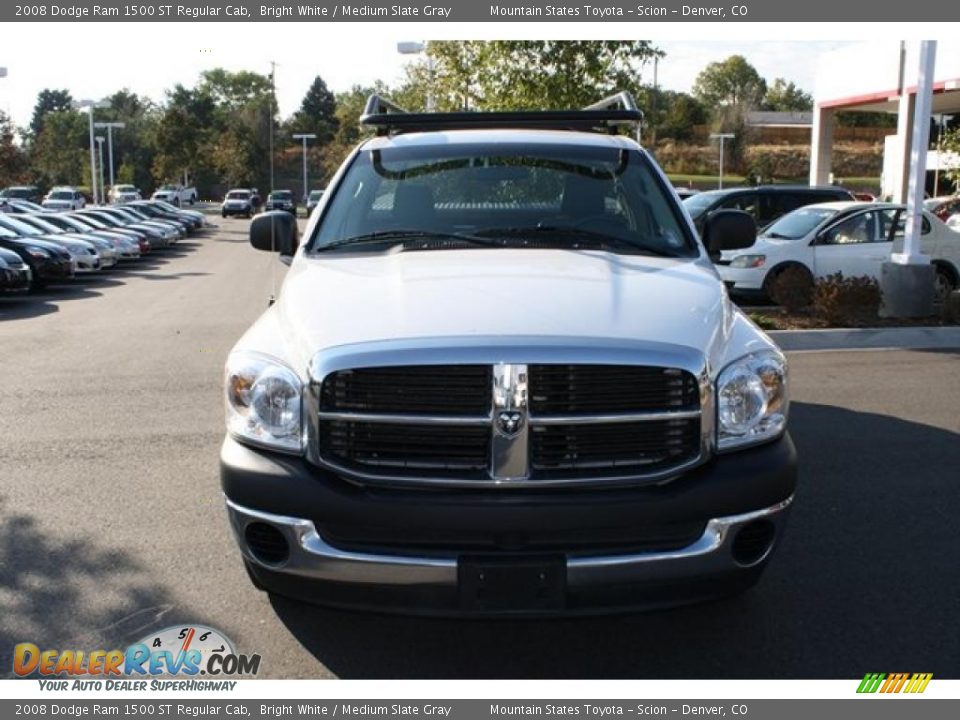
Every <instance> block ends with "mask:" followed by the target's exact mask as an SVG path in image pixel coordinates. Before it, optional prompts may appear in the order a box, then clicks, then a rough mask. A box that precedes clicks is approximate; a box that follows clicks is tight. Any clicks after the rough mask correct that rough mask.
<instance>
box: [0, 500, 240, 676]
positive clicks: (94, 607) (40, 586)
mask: <svg viewBox="0 0 960 720" xmlns="http://www.w3.org/2000/svg"><path fill="white" fill-rule="evenodd" d="M73 529H74V528H65V529H64V530H65V532H57V533H56V534H52V533H47V532H44V531H43V530H42V529H41V527H40V524H39V523H38V522H37V521H36V520H35V519H34V518H32V517H30V516H28V515H23V514H18V513H16V512H11V510H10V508H9V507H7V506H6V504H5V503H4V501H3V500H2V499H0V678H4V677H8V678H9V677H15V675H14V673H13V650H14V646H15V645H16V644H18V643H21V642H31V643H34V644H36V645H37V646H39V647H40V648H41V649H44V648H59V649H66V648H69V649H80V650H84V651H89V650H96V649H107V650H108V649H113V648H124V647H126V646H127V645H128V644H130V643H133V642H135V641H137V640H139V639H141V638H143V637H144V636H145V635H146V634H147V633H149V632H152V631H156V630H159V629H162V628H164V627H167V626H169V625H173V624H175V623H177V622H196V621H200V622H202V620H203V618H202V617H198V616H196V615H194V614H191V613H190V612H189V610H188V609H187V608H183V607H181V606H178V605H177V604H176V601H175V599H174V598H173V596H172V595H171V593H170V592H169V591H168V590H167V589H166V588H164V587H162V586H160V585H158V584H156V583H154V582H152V581H151V580H150V576H149V571H148V569H146V568H143V567H141V566H140V565H139V564H138V563H137V562H136V561H135V560H134V559H133V558H132V557H131V556H130V555H129V554H128V553H127V552H125V551H123V550H114V549H111V548H109V547H104V546H103V545H101V544H100V542H99V541H100V540H101V539H102V535H101V536H95V537H91V535H76V534H74V533H72V532H66V531H68V530H73ZM224 630H225V631H226V632H228V634H229V631H228V630H227V629H224Z"/></svg>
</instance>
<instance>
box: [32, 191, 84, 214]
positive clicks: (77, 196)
mask: <svg viewBox="0 0 960 720" xmlns="http://www.w3.org/2000/svg"><path fill="white" fill-rule="evenodd" d="M42 204H43V207H45V208H46V209H48V210H56V211H58V212H59V211H63V210H79V209H81V208H82V207H84V206H85V205H86V204H87V201H86V199H85V198H84V197H83V193H81V192H80V191H79V190H76V189H74V188H71V187H55V188H53V190H51V191H50V192H48V193H47V195H46V197H45V198H43V203H42Z"/></svg>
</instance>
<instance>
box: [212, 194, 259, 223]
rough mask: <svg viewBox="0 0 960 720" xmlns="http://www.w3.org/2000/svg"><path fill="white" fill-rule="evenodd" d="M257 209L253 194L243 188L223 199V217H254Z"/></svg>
mask: <svg viewBox="0 0 960 720" xmlns="http://www.w3.org/2000/svg"><path fill="white" fill-rule="evenodd" d="M255 212H256V208H254V206H253V192H252V191H250V190H245V189H241V188H235V189H234V190H231V191H230V192H228V193H227V194H226V196H225V197H224V198H223V204H222V205H221V206H220V216H221V217H231V216H233V215H243V216H244V217H247V218H249V217H253V215H254V213H255Z"/></svg>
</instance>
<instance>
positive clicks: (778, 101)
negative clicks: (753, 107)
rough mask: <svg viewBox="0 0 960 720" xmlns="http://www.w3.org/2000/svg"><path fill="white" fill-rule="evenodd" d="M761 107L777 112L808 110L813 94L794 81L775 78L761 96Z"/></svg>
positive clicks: (810, 106)
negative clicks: (765, 92)
mask: <svg viewBox="0 0 960 720" xmlns="http://www.w3.org/2000/svg"><path fill="white" fill-rule="evenodd" d="M763 109H764V110H774V111H778V112H808V111H810V110H813V96H812V95H810V93H806V92H804V91H803V90H801V89H800V88H798V87H797V86H796V85H795V84H794V83H792V82H787V81H786V80H784V79H783V78H777V79H776V80H774V81H773V85H771V86H770V87H768V88H767V94H766V95H765V96H764V98H763Z"/></svg>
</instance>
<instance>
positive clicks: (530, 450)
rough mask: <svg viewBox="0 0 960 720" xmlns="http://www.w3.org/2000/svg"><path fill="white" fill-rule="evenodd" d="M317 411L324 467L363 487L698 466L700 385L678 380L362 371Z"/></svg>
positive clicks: (562, 368)
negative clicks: (378, 483)
mask: <svg viewBox="0 0 960 720" xmlns="http://www.w3.org/2000/svg"><path fill="white" fill-rule="evenodd" d="M504 368H506V369H507V371H506V372H505V371H504ZM505 378H506V379H505ZM504 383H508V387H504V386H503V384H504ZM505 398H506V399H505ZM318 399H319V410H320V416H319V425H318V437H319V444H318V449H319V456H320V459H321V461H323V462H324V463H326V464H328V465H330V466H332V467H334V468H335V469H338V470H341V471H343V472H344V473H345V474H347V475H354V476H355V477H356V479H358V480H360V481H372V482H376V481H378V480H382V481H384V482H387V483H389V482H401V483H407V484H416V483H418V482H426V483H430V482H434V483H435V482H438V481H440V482H443V483H444V484H449V485H461V486H473V485H478V484H479V485H484V484H485V485H490V484H493V483H498V484H507V485H522V486H524V487H528V488H529V487H537V486H548V485H552V484H571V483H576V482H596V481H603V480H616V481H618V482H622V481H642V480H644V479H662V478H663V477H664V476H669V473H670V470H671V469H676V468H679V467H681V466H688V465H690V464H693V463H695V462H696V461H697V460H698V459H699V458H700V454H701V407H700V402H701V401H700V385H699V382H698V380H697V378H696V377H695V376H694V375H692V374H691V373H690V372H688V371H686V370H681V369H678V368H664V367H651V366H641V365H587V364H581V365H567V364H531V365H507V366H491V365H417V366H394V367H375V368H358V369H353V370H340V371H337V372H333V373H331V374H330V375H328V376H327V377H326V378H324V380H323V383H322V384H321V386H320V388H319V398H318ZM504 402H505V403H507V405H505V406H502V404H503V403H504ZM518 458H519V460H518ZM518 468H522V470H520V471H518Z"/></svg>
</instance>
